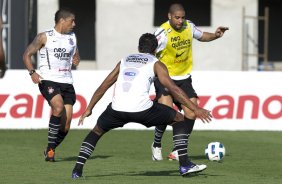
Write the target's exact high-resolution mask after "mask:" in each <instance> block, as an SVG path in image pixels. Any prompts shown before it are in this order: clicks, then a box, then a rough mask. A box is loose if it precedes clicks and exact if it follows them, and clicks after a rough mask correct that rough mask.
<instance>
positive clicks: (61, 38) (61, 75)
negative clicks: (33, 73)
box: [39, 28, 76, 84]
mask: <svg viewBox="0 0 282 184" xmlns="http://www.w3.org/2000/svg"><path fill="white" fill-rule="evenodd" d="M45 34H46V37H47V41H46V44H45V46H44V47H42V48H41V49H40V50H39V54H40V56H39V59H40V60H39V71H40V75H41V76H42V77H43V79H42V80H50V81H54V82H59V83H68V84H72V83H73V78H72V73H71V67H72V58H73V55H74V54H75V51H76V36H75V34H74V33H73V32H71V33H69V34H61V33H58V32H57V31H56V30H55V29H54V28H52V29H50V30H48V31H45Z"/></svg>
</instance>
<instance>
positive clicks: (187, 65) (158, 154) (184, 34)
mask: <svg viewBox="0 0 282 184" xmlns="http://www.w3.org/2000/svg"><path fill="white" fill-rule="evenodd" d="M168 19H169V20H168V21H167V22H165V23H163V24H162V25H161V26H160V27H159V28H158V29H157V30H156V32H155V35H156V37H157V39H158V48H157V57H158V59H159V60H160V61H161V62H162V63H164V64H165V65H166V67H167V68H168V72H169V76H170V77H171V79H172V80H173V81H174V82H175V83H176V85H177V86H179V87H180V88H181V89H182V90H183V91H185V93H186V95H188V96H189V98H190V100H191V101H192V102H193V103H194V104H196V105H197V104H198V102H197V98H198V96H197V93H196V92H195V90H194V89H193V86H192V77H191V71H192V67H193V55H192V41H193V38H195V39H197V40H199V41H202V42H209V41H213V40H215V39H218V38H220V37H222V36H223V34H224V32H225V31H226V30H228V28H227V27H218V28H217V29H216V31H215V33H209V32H202V31H201V30H199V29H198V28H197V27H196V26H195V24H193V23H192V22H191V21H190V20H186V19H185V10H184V7H183V6H182V5H181V4H172V5H171V6H170V8H169V12H168ZM154 84H155V89H156V100H157V101H158V102H159V103H162V104H165V105H167V106H170V107H173V103H174V104H175V105H176V106H177V107H178V109H182V110H183V112H184V116H185V122H187V123H186V125H187V126H188V129H189V131H188V133H187V135H186V136H187V138H188V139H189V136H190V134H191V133H192V130H193V127H194V123H195V119H196V116H195V113H194V112H193V111H191V110H190V109H189V108H187V107H185V106H184V105H182V104H181V103H179V102H178V100H177V99H175V98H173V96H172V95H171V93H170V92H168V91H167V90H166V89H165V88H164V87H163V85H161V84H160V82H159V81H158V80H156V81H155V83H154ZM165 130H166V125H160V126H157V127H156V128H155V136H154V142H153V144H152V145H151V149H152V159H153V160H154V161H159V160H163V156H162V144H161V140H162V136H163V134H164V132H165ZM173 141H174V142H175V137H173ZM179 152H181V151H180V150H179V149H177V147H174V149H173V151H172V152H171V153H170V154H169V156H168V158H169V159H170V160H177V159H178V154H179Z"/></svg>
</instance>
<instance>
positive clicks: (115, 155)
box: [0, 130, 282, 184]
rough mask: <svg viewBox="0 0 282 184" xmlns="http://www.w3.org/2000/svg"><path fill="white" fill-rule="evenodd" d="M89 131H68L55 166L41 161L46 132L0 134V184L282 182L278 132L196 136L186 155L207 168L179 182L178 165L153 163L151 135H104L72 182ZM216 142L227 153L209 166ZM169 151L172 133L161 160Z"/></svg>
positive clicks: (117, 132)
mask: <svg viewBox="0 0 282 184" xmlns="http://www.w3.org/2000/svg"><path fill="white" fill-rule="evenodd" d="M88 132H89V130H71V131H70V132H69V135H68V137H67V138H66V139H65V141H64V142H63V143H62V144H61V145H60V146H59V147H58V148H57V150H56V157H55V158H56V161H57V162H55V163H49V162H45V161H44V158H43V150H44V148H45V146H46V142H47V130H0V139H1V151H0V164H1V167H0V176H1V177H0V183H3V184H10V183H11V184H14V183H21V184H24V183H25V184H33V183H34V184H40V183H42V184H49V183H50V184H51V183H52V184H53V183H54V184H64V183H68V184H72V183H83V184H86V183H99V184H112V183H122V184H127V183H128V184H132V183H134V184H139V183H140V184H144V183H153V184H158V183H160V184H172V183H183V182H185V183H201V184H204V183H208V184H213V183H216V184H229V183H230V184H233V183H236V184H241V183H242V184H251V183H255V184H263V183H267V184H272V183H277V184H278V183H279V184H280V183H282V174H281V170H282V162H281V159H282V144H281V140H282V133H281V132H253V131H243V132H241V131H235V132H228V131H227V132H224V131H194V132H193V134H192V136H191V140H190V155H191V158H192V160H193V161H194V162H195V163H203V164H207V165H208V168H207V169H206V170H205V171H203V172H202V173H199V174H197V175H194V176H191V177H181V176H179V173H178V162H176V161H168V160H166V159H165V160H164V161H160V162H153V161H152V160H151V148H150V146H151V143H152V140H153V131H152V130H148V131H135V130H114V131H110V132H109V133H107V134H105V135H104V137H103V138H102V139H101V140H100V142H99V143H98V145H97V147H96V150H95V151H94V154H92V156H91V157H90V159H88V161H87V163H86V165H85V168H84V173H83V175H84V178H81V179H78V180H73V179H71V171H72V169H73V166H74V164H75V161H76V157H77V154H78V152H79V148H80V144H81V142H82V140H83V139H84V137H85V136H86V135H87V134H88ZM212 141H220V142H222V143H223V144H224V146H225V148H226V156H225V158H224V161H223V162H222V163H218V162H211V161H208V160H207V159H206V158H205V156H204V149H205V146H206V145H207V144H208V143H209V142H212ZM171 147H172V132H171V131H167V132H166V133H165V135H164V138H163V156H164V157H166V156H167V154H168V153H169V151H170V149H171Z"/></svg>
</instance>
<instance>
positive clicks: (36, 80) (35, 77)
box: [31, 72, 43, 84]
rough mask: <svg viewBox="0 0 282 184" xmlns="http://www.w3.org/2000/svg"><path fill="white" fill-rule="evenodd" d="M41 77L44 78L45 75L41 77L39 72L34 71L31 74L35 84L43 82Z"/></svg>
mask: <svg viewBox="0 0 282 184" xmlns="http://www.w3.org/2000/svg"><path fill="white" fill-rule="evenodd" d="M41 79H43V77H41V76H40V75H39V74H38V73H36V72H34V73H33V74H32V75H31V80H32V82H33V83H34V84H38V83H41Z"/></svg>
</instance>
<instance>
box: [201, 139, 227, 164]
mask: <svg viewBox="0 0 282 184" xmlns="http://www.w3.org/2000/svg"><path fill="white" fill-rule="evenodd" d="M205 154H206V157H207V159H209V160H210V161H221V160H222V159H223V158H224V156H225V147H224V146H223V144H222V143H220V142H211V143H209V144H208V145H207V147H206V149H205Z"/></svg>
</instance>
